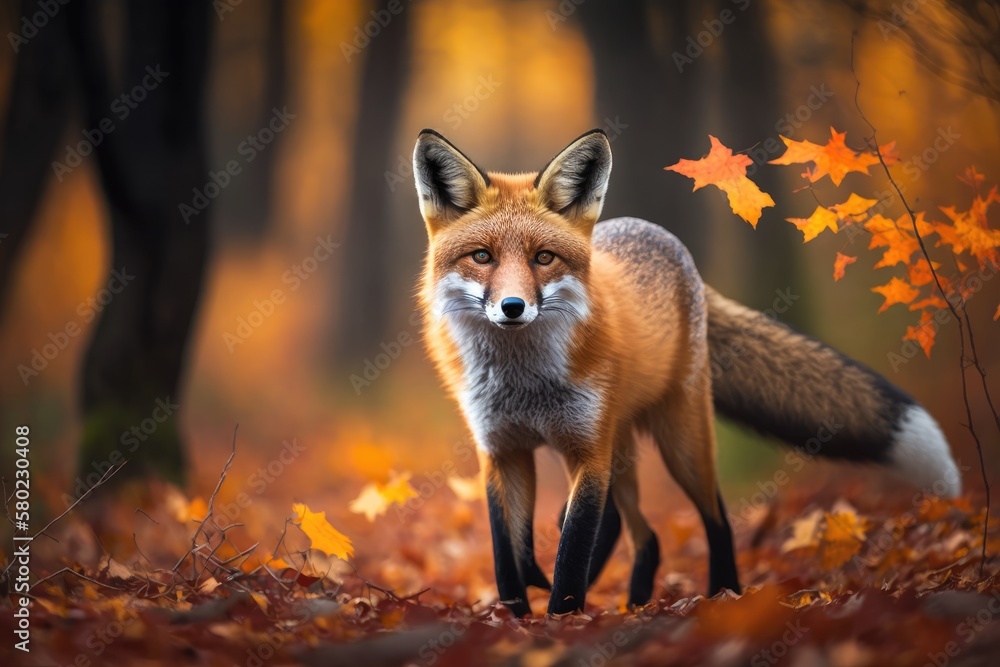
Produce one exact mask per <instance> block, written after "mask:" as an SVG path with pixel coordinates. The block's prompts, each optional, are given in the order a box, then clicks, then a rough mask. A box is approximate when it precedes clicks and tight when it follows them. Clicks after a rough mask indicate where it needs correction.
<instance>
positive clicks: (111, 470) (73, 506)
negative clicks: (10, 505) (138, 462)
mask: <svg viewBox="0 0 1000 667" xmlns="http://www.w3.org/2000/svg"><path fill="white" fill-rule="evenodd" d="M124 466H125V464H124V463H123V464H121V465H120V466H118V467H117V468H114V467H112V468H108V469H107V470H105V471H104V474H103V475H101V478H100V479H99V480H97V482H96V483H95V484H94V485H93V486H92V487H90V488H89V489H87V490H86V491H84V492H83V494H81V495H80V497H79V498H77V499H76V500H74V501H73V504H71V505H70V506H69V507H67V508H66V510H65V511H64V512H63V513H62V514H60V515H59V516H57V517H56V518H54V519H52V521H49V522H48V523H47V524H46V525H45V527H44V528H42V529H41V530H40V531H38V532H37V533H35V534H34V535H32V536H31V537H30V538H28V539H27V540H20V542H21V543H22V544H24V545H25V546H27V545H29V544H31V543H32V542H34V541H35V538H37V537H39V536H40V535H44V534H45V531H47V530H48V529H49V528H51V527H52V526H53V525H55V523H56V522H57V521H59V520H60V519H62V518H63V517H64V516H66V515H67V514H69V513H70V512H72V511H73V510H74V509H76V506H77V505H79V504H80V503H82V502H83V501H84V499H85V498H86V497H87V496H89V495H90V494H91V493H92V492H93V491H94V490H95V489H96V488H97V487H99V486H101V485H102V484H104V483H105V482H107V481H108V480H109V479H111V478H112V477H114V476H115V473H117V472H118V471H119V470H121V469H122V468H123V467H124ZM46 537H50V536H46ZM15 562H16V561H15V560H14V559H11V561H10V563H8V564H7V567H6V568H4V571H3V574H4V575H6V574H7V572H9V571H10V568H11V567H12V566H13V565H14V563H15Z"/></svg>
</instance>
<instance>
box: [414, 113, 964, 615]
mask: <svg viewBox="0 0 1000 667" xmlns="http://www.w3.org/2000/svg"><path fill="white" fill-rule="evenodd" d="M413 163H414V178H415V180H416V186H417V193H418V196H419V200H420V211H421V214H422V216H423V219H424V222H425V223H426V226H427V234H428V237H429V241H430V243H429V245H430V249H429V252H428V254H427V260H426V266H425V270H424V274H423V283H422V290H421V302H422V306H423V309H424V313H425V329H426V338H427V344H428V347H429V351H430V354H431V356H432V358H433V360H434V362H435V364H436V366H437V368H438V370H439V371H440V374H441V376H442V378H443V380H444V384H445V385H446V387H447V389H448V391H449V392H450V393H451V394H452V395H453V396H454V398H455V399H456V400H457V402H458V405H459V407H460V409H461V412H462V413H463V415H464V417H465V420H466V422H467V423H468V427H469V429H470V431H471V432H472V435H473V437H474V439H475V442H476V446H477V449H478V452H479V457H480V463H481V467H482V470H483V474H484V479H485V483H486V496H487V504H488V508H489V517H490V529H491V533H492V536H493V556H494V566H495V571H496V580H497V588H498V591H499V594H500V600H501V601H502V602H503V603H504V604H506V605H507V606H508V607H509V608H510V609H511V611H512V612H513V613H514V614H515V615H517V616H524V615H526V614H529V613H530V612H531V609H530V607H529V605H528V602H527V595H526V587H527V586H539V587H542V588H545V589H549V590H551V593H550V597H549V604H548V611H549V612H550V613H556V614H559V613H567V612H573V611H576V610H582V609H583V606H584V601H585V599H586V593H587V589H588V588H589V586H590V584H591V583H593V581H594V580H595V579H596V577H597V575H598V574H599V573H600V571H601V569H602V568H603V567H604V565H605V563H606V562H607V559H608V557H609V556H610V554H611V551H612V549H613V547H614V544H615V542H616V541H617V539H618V536H619V534H620V532H621V527H622V522H624V525H625V529H626V532H627V535H628V541H629V545H630V551H631V554H632V558H633V559H634V565H633V569H632V577H631V582H630V584H629V597H628V600H629V603H630V604H632V605H641V604H644V603H646V602H647V601H648V600H649V598H650V596H651V595H652V593H653V582H654V577H655V573H656V568H657V566H658V565H659V561H660V555H659V546H658V542H657V539H656V535H655V534H654V533H653V531H652V530H651V529H650V527H649V524H647V522H646V520H645V519H644V518H643V516H642V514H641V513H640V511H639V495H638V488H637V483H636V477H637V476H636V470H635V465H634V464H632V465H626V466H623V465H620V463H618V462H621V461H635V457H634V455H633V454H632V451H633V448H634V447H635V444H634V438H635V434H636V433H646V434H649V435H650V436H652V439H653V441H654V442H655V443H656V446H657V448H658V449H659V451H660V454H661V456H662V458H663V461H664V462H665V463H666V465H667V468H668V469H669V470H670V473H671V474H672V475H673V477H674V478H675V479H676V480H677V482H678V484H679V485H680V486H681V488H682V489H683V490H684V491H685V492H686V494H687V495H688V496H689V497H690V499H691V500H692V501H693V502H694V504H695V506H696V507H697V509H698V511H699V513H700V515H701V518H702V520H703V522H704V525H705V531H706V535H707V539H708V545H709V594H710V595H711V594H715V593H716V592H718V591H719V590H720V589H723V588H728V589H731V590H733V591H736V592H739V591H740V584H739V579H738V576H737V571H736V562H735V557H734V550H733V536H732V530H731V529H730V526H729V522H728V520H727V518H726V511H725V508H724V506H723V502H722V496H721V495H720V493H719V488H718V484H717V481H716V473H715V433H714V422H713V415H714V411H715V410H718V411H719V412H720V413H721V414H723V415H725V416H728V417H731V418H733V419H735V420H737V421H739V422H742V423H744V424H746V425H749V426H751V427H754V428H756V429H758V430H760V431H762V432H764V433H765V434H769V435H772V436H775V437H777V438H778V439H781V440H783V441H785V442H786V443H788V444H791V445H793V446H798V447H803V446H804V445H805V443H806V442H807V441H810V442H813V443H816V442H819V441H820V440H819V439H817V433H823V434H824V437H825V442H823V443H822V445H821V448H820V449H819V451H818V452H816V451H815V450H814V449H810V453H819V454H820V455H823V456H828V457H833V458H839V459H846V460H849V461H858V462H875V463H882V464H886V465H888V466H891V467H893V468H894V469H895V470H896V471H897V472H899V473H901V474H902V476H903V477H904V478H906V479H907V480H908V481H910V482H912V483H914V484H916V485H917V486H932V488H934V490H935V491H936V492H938V493H940V494H942V495H947V496H954V495H957V494H959V493H960V491H961V479H960V476H959V473H958V469H957V468H956V466H955V463H954V461H953V460H952V457H951V454H950V451H949V448H948V443H947V441H946V440H945V437H944V435H943V434H942V433H941V429H940V428H939V427H938V425H937V423H936V422H935V421H934V419H933V418H932V417H931V416H930V415H929V414H928V413H927V411H926V410H924V409H923V408H922V407H921V406H920V405H918V404H917V403H916V402H915V401H914V400H913V399H912V398H911V397H910V396H908V395H907V394H905V393H904V392H903V391H901V390H900V389H898V388H896V387H895V386H893V385H892V384H890V383H889V382H888V381H886V380H885V379H884V378H883V377H881V376H880V375H878V374H877V373H875V372H874V371H872V370H871V369H869V368H867V367H865V366H863V365H861V364H859V363H857V362H855V361H852V360H850V359H848V358H846V357H844V356H842V355H841V354H840V353H838V352H837V351H835V350H833V349H832V348H830V347H828V346H826V345H824V344H823V343H820V342H819V341H816V340H813V339H811V338H808V337H806V336H803V335H801V334H798V333H796V332H794V331H792V330H791V329H789V328H788V327H786V326H784V325H783V324H781V323H779V322H775V321H773V320H772V319H770V318H768V317H766V316H765V315H763V314H762V313H758V312H755V311H753V310H750V309H748V308H745V307H743V306H741V305H739V304H737V303H735V302H733V301H730V300H729V299H726V298H725V297H723V296H721V295H720V294H718V293H717V292H715V291H714V290H712V289H711V288H710V287H708V286H707V285H705V284H704V283H703V282H702V279H701V277H700V276H699V275H698V271H697V269H696V268H695V265H694V262H693V261H692V259H691V256H690V254H689V253H688V251H687V249H686V248H685V247H684V246H683V245H682V244H681V243H680V241H678V240H677V238H675V237H674V236H673V235H672V234H670V233H669V232H667V231H666V230H664V229H663V228H662V227H659V226H657V225H654V224H652V223H650V222H646V221H644V220H638V219H636V218H617V219H614V220H608V221H605V222H602V223H600V224H597V219H598V217H599V216H600V213H601V208H602V205H603V202H604V197H605V194H606V192H607V188H608V178H609V176H610V174H611V146H610V144H609V142H608V139H607V137H606V136H605V134H604V132H602V131H601V130H593V131H591V132H588V133H586V134H584V135H583V136H581V137H579V138H578V139H576V140H575V141H573V142H572V143H571V144H570V145H569V146H568V147H566V148H565V149H563V151H562V152H560V153H559V154H558V155H557V156H556V157H555V158H553V159H552V161H550V162H549V163H548V165H546V166H545V167H544V168H543V169H542V170H541V172H539V173H537V174H534V173H530V174H501V173H494V172H486V171H483V170H482V169H480V168H479V167H478V166H476V165H475V164H474V163H473V162H472V161H471V160H469V158H467V157H466V156H465V155H464V154H463V153H462V152H460V151H459V150H458V149H457V148H455V146H453V145H452V144H451V143H449V142H448V141H447V140H446V139H445V138H444V137H443V136H441V135H440V134H438V133H437V132H434V131H432V130H424V131H423V132H421V133H420V136H419V137H418V139H417V143H416V148H415V149H414V155H413ZM719 355H725V358H726V360H727V363H726V364H724V367H722V368H721V372H717V373H716V374H715V376H714V377H713V375H712V373H711V372H710V370H711V368H710V360H711V359H713V358H719ZM829 424H835V425H836V427H835V428H830V427H829ZM543 444H547V445H549V446H550V447H553V448H554V449H556V450H557V451H558V452H560V453H561V454H562V455H563V457H564V458H565V461H566V464H567V468H568V472H569V476H570V484H571V490H570V495H569V500H568V501H567V506H566V508H565V509H564V513H563V518H562V524H561V528H562V533H561V536H560V540H559V545H558V549H557V552H556V562H555V572H554V574H553V578H552V583H551V585H550V584H549V581H548V579H547V578H546V576H545V574H544V573H543V572H542V571H541V569H540V568H539V566H538V564H537V563H536V560H535V555H534V543H533V537H532V530H533V529H532V517H533V513H534V503H535V481H536V480H535V464H534V455H533V450H534V449H535V448H537V447H539V446H540V445H543ZM623 454H624V456H623Z"/></svg>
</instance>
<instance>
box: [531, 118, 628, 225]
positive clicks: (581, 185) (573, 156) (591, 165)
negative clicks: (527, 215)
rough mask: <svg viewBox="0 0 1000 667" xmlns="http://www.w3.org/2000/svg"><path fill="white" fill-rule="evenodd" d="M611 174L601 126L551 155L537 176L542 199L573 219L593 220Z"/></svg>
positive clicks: (536, 181) (608, 149)
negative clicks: (550, 159) (599, 128)
mask: <svg viewBox="0 0 1000 667" xmlns="http://www.w3.org/2000/svg"><path fill="white" fill-rule="evenodd" d="M610 176H611V144H610V143H608V137H607V135H606V134H604V131H603V130H591V131H590V132H587V133H586V134H584V135H583V136H581V137H579V138H578V139H576V140H575V141H574V142H573V143H571V144H570V145H569V146H567V147H566V148H564V149H563V150H562V152H560V153H559V154H558V155H556V156H555V157H554V158H552V161H551V162H549V163H548V164H547V165H546V166H545V168H544V169H542V171H541V173H539V174H538V177H537V178H536V179H535V187H536V188H538V192H539V195H540V196H541V198H542V202H544V204H545V205H546V206H548V207H549V208H550V209H552V210H553V211H555V212H556V213H558V214H559V215H562V216H565V217H567V218H570V219H574V220H583V221H585V222H589V223H594V222H596V221H597V218H598V217H600V215H601V208H602V207H603V206H604V195H605V194H607V191H608V178H609V177H610Z"/></svg>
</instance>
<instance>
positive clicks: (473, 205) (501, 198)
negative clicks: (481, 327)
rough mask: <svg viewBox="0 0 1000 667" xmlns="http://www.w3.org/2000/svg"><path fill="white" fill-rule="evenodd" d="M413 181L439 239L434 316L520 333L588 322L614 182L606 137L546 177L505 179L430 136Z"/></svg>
mask: <svg viewBox="0 0 1000 667" xmlns="http://www.w3.org/2000/svg"><path fill="white" fill-rule="evenodd" d="M413 173H414V178H415V180H416V185H417V194H418V196H419V198H420V212H421V214H422V215H423V218H424V222H425V223H426V226H427V235H428V237H429V240H430V251H429V253H428V257H427V266H426V272H425V281H424V293H423V298H424V302H425V304H426V305H427V307H428V309H429V310H430V313H431V315H432V316H433V317H443V316H445V315H449V314H456V316H458V317H462V318H472V319H479V320H482V321H484V322H485V321H488V322H491V323H492V324H495V325H497V326H498V327H501V328H504V329H507V330H511V331H513V330H517V329H522V328H524V327H526V326H528V325H530V324H531V323H532V322H535V321H536V320H539V321H542V320H546V319H547V320H550V321H554V320H556V319H557V318H562V319H565V318H571V319H575V320H580V319H583V318H585V317H586V316H587V313H588V310H589V305H588V299H587V289H586V285H587V279H588V275H589V270H590V253H591V249H590V237H591V232H592V231H593V228H594V224H595V223H596V222H597V219H598V217H599V216H600V214H601V208H602V207H603V205H604V197H605V194H606V193H607V189H608V178H609V176H610V175H611V146H610V144H609V143H608V138H607V136H606V135H605V134H604V132H603V131H601V130H592V131H590V132H588V133H586V134H584V135H583V136H581V137H579V138H578V139H576V140H575V141H573V142H572V143H571V144H570V145H569V146H567V147H566V148H564V149H563V150H562V151H561V152H560V153H559V154H558V155H556V156H555V157H554V158H553V159H552V160H551V161H550V162H549V163H548V164H547V165H546V166H545V167H544V168H543V169H542V170H541V171H540V172H538V173H525V174H501V173H495V172H486V171H483V170H482V169H480V168H479V167H478V166H476V165H475V164H474V163H473V162H472V161H471V160H470V159H469V158H468V157H466V156H465V155H464V154H463V153H462V152H461V151H459V150H458V149H457V148H456V147H455V146H454V145H452V144H451V143H450V142H449V141H448V140H447V139H445V138H444V137H443V136H441V135H440V134H438V133H437V132H434V131H433V130H424V131H423V132H421V133H420V136H419V137H418V138H417V144H416V147H415V148H414V151H413Z"/></svg>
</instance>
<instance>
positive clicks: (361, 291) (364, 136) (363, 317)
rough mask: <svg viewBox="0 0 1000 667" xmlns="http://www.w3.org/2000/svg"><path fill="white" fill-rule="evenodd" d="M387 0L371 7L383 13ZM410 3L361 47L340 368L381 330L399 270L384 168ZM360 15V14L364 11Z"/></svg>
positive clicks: (379, 337) (357, 360) (401, 83)
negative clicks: (361, 63) (361, 58)
mask: <svg viewBox="0 0 1000 667" xmlns="http://www.w3.org/2000/svg"><path fill="white" fill-rule="evenodd" d="M389 4H391V1H390V0H379V2H377V3H376V10H377V11H385V12H388V9H387V7H388V5H389ZM412 11H413V10H412V9H411V8H408V7H407V8H404V10H403V11H402V12H400V13H398V14H394V15H392V19H391V21H390V23H389V24H388V25H387V26H386V27H385V28H384V29H383V30H382V32H380V33H379V34H378V35H377V36H376V37H373V38H372V40H371V43H370V44H369V45H368V47H367V48H366V49H365V52H364V54H363V56H355V57H364V65H363V66H362V73H361V90H360V96H359V103H358V120H357V125H356V128H355V131H354V146H353V162H352V166H351V171H350V173H351V175H352V176H353V183H352V184H351V186H350V192H351V199H350V204H349V209H348V217H347V229H346V234H345V237H344V243H343V250H344V253H343V254H342V255H341V256H340V257H341V262H342V264H341V266H342V267H343V268H342V271H341V272H340V275H339V290H340V308H339V311H340V312H339V313H338V314H337V320H336V322H335V323H334V326H335V327H336V329H337V334H336V340H337V347H336V351H335V362H336V365H337V367H338V369H340V370H342V371H348V370H350V369H352V368H355V367H357V366H360V364H361V360H362V359H364V358H365V357H367V356H369V355H370V354H371V353H372V351H373V350H377V348H378V345H379V343H380V342H381V341H383V340H384V339H385V337H386V335H387V334H388V327H389V318H390V310H391V308H392V304H393V298H392V295H393V292H394V291H395V290H397V289H398V285H399V284H400V283H399V277H400V276H399V275H398V273H399V272H398V270H397V266H396V263H395V262H394V261H393V255H392V252H391V249H392V243H390V240H389V239H390V234H391V228H392V225H391V224H390V220H389V215H390V206H389V202H390V199H389V191H388V189H387V187H388V186H387V185H386V178H385V172H386V170H387V169H389V168H390V167H389V166H388V165H389V162H390V161H391V160H392V159H393V157H394V156H392V155H391V151H392V146H393V140H394V138H395V132H396V128H397V127H398V125H399V119H400V114H401V113H402V103H403V94H404V92H405V90H406V80H407V76H408V58H409V54H410V21H411V18H410V14H411V13H412ZM366 15H367V13H366ZM393 168H394V167H393Z"/></svg>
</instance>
